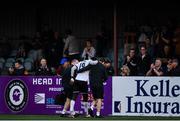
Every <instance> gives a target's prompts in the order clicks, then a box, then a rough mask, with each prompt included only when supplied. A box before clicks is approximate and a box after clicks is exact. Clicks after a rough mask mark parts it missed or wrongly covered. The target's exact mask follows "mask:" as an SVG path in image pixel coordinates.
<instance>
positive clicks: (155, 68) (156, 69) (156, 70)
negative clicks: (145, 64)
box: [146, 58, 163, 76]
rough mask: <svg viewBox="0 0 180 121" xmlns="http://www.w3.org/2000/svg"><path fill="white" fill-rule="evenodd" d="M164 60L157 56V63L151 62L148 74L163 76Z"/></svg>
mask: <svg viewBox="0 0 180 121" xmlns="http://www.w3.org/2000/svg"><path fill="white" fill-rule="evenodd" d="M161 65H162V62H161V59H160V58H157V59H156V61H155V64H154V63H152V64H151V68H150V70H149V71H148V72H147V73H146V76H162V75H163V70H162V68H161Z"/></svg>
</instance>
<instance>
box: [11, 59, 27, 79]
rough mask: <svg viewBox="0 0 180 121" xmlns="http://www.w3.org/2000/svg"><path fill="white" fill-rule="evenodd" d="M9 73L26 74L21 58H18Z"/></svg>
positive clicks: (15, 74)
mask: <svg viewBox="0 0 180 121" xmlns="http://www.w3.org/2000/svg"><path fill="white" fill-rule="evenodd" d="M9 75H14V76H23V75H25V69H24V66H23V65H22V62H21V61H20V60H17V61H16V62H15V64H14V67H11V68H9Z"/></svg>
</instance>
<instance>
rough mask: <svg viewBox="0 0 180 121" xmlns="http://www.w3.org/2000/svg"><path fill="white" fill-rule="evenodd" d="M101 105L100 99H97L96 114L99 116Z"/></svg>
mask: <svg viewBox="0 0 180 121" xmlns="http://www.w3.org/2000/svg"><path fill="white" fill-rule="evenodd" d="M101 106H102V99H97V107H96V108H97V112H96V116H100V114H101Z"/></svg>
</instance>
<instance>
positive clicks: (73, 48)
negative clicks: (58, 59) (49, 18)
mask: <svg viewBox="0 0 180 121" xmlns="http://www.w3.org/2000/svg"><path fill="white" fill-rule="evenodd" d="M64 42H65V46H64V50H63V53H64V56H69V58H70V61H71V60H72V59H79V54H80V52H79V45H80V43H79V41H78V40H77V39H76V37H75V36H73V35H72V31H71V30H67V31H66V38H65V39H64Z"/></svg>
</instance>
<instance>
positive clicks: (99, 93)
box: [78, 59, 108, 118]
mask: <svg viewBox="0 0 180 121" xmlns="http://www.w3.org/2000/svg"><path fill="white" fill-rule="evenodd" d="M88 69H90V72H89V81H90V88H91V91H92V94H93V98H94V101H93V102H92V105H91V107H90V108H89V110H88V112H89V114H90V115H91V116H92V117H93V116H94V114H93V110H94V107H95V106H96V108H97V112H96V117H98V118H101V117H102V116H101V114H100V111H101V105H102V99H103V98H104V97H103V96H104V86H103V83H104V82H105V81H106V80H107V78H108V76H107V72H106V68H105V63H104V61H103V59H100V61H99V62H98V63H97V64H96V65H89V67H87V68H83V69H82V70H79V71H78V72H83V71H85V70H88Z"/></svg>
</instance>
